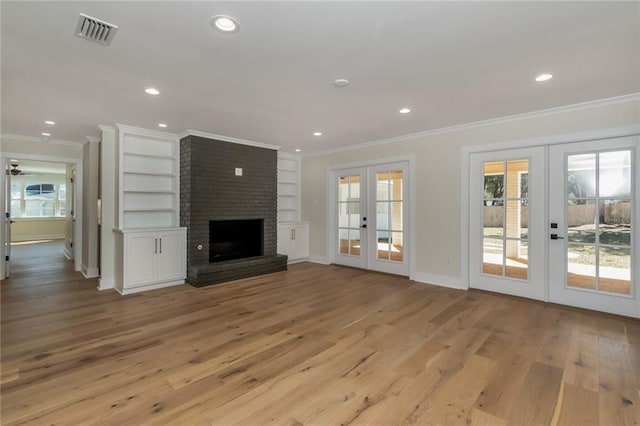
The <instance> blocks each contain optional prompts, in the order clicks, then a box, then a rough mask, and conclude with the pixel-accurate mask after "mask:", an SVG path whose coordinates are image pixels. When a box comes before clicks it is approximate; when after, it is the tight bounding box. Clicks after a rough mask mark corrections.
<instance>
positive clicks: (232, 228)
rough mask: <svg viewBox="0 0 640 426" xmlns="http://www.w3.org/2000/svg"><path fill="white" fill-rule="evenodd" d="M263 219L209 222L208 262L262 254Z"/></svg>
mask: <svg viewBox="0 0 640 426" xmlns="http://www.w3.org/2000/svg"><path fill="white" fill-rule="evenodd" d="M263 237H264V219H242V220H210V221H209V262H210V263H214V262H224V261H226V260H233V259H243V258H246V257H255V256H262V255H263V254H264V238H263Z"/></svg>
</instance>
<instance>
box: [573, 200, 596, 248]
mask: <svg viewBox="0 0 640 426" xmlns="http://www.w3.org/2000/svg"><path fill="white" fill-rule="evenodd" d="M596 206H597V205H596V202H595V201H594V200H582V199H575V200H569V205H568V206H567V238H568V239H569V242H571V243H595V242H596V214H597V212H598V211H597V210H598V209H597V208H596Z"/></svg>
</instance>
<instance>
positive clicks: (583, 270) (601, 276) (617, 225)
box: [566, 150, 632, 295]
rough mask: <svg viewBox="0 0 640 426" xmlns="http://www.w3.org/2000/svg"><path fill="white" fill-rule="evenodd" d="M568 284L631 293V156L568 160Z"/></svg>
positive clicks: (604, 155) (617, 153)
mask: <svg viewBox="0 0 640 426" xmlns="http://www.w3.org/2000/svg"><path fill="white" fill-rule="evenodd" d="M567 176H568V178H567V185H568V186H567V198H568V200H567V203H568V205H567V217H566V222H567V237H568V240H569V243H570V244H569V248H568V252H567V254H568V259H567V277H568V278H567V283H568V285H569V286H570V287H578V288H588V289H592V290H598V291H602V292H608V293H616V294H623V295H630V294H631V234H632V230H631V215H632V211H631V210H632V203H631V200H630V197H631V151H630V150H625V151H615V152H598V153H590V154H581V155H574V156H569V157H568V170H567Z"/></svg>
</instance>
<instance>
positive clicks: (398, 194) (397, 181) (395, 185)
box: [389, 170, 404, 201]
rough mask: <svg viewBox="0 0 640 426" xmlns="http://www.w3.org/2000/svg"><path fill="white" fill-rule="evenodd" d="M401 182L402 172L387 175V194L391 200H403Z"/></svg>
mask: <svg viewBox="0 0 640 426" xmlns="http://www.w3.org/2000/svg"><path fill="white" fill-rule="evenodd" d="M402 182H403V179H402V170H400V171H395V172H391V173H389V186H390V188H389V192H390V194H391V196H390V197H391V200H395V201H401V200H404V195H403V187H402Z"/></svg>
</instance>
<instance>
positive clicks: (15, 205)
mask: <svg viewBox="0 0 640 426" xmlns="http://www.w3.org/2000/svg"><path fill="white" fill-rule="evenodd" d="M11 217H22V211H21V209H20V200H11Z"/></svg>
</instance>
